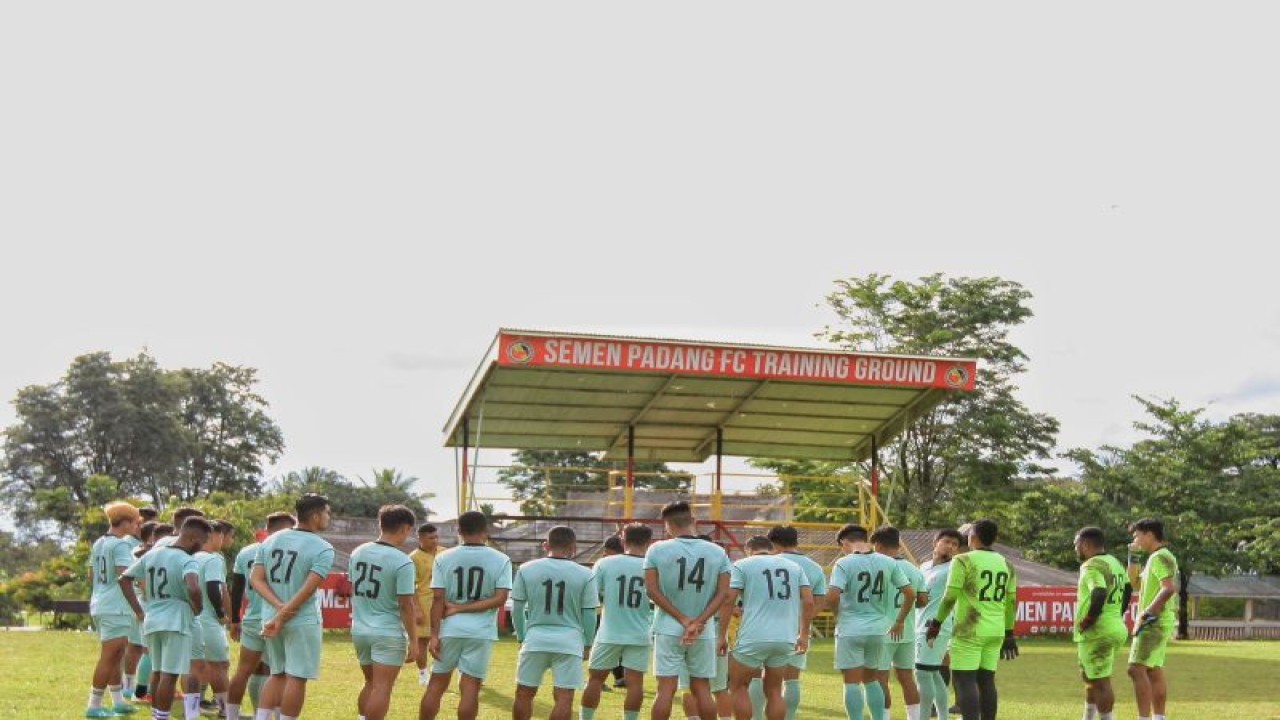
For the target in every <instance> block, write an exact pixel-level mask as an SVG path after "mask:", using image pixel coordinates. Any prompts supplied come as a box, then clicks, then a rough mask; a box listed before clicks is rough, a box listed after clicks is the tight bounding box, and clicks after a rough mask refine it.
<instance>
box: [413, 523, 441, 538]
mask: <svg viewBox="0 0 1280 720" xmlns="http://www.w3.org/2000/svg"><path fill="white" fill-rule="evenodd" d="M433 532H440V528H438V527H436V526H435V525H432V524H431V523H422V524H421V525H419V526H418V534H419V535H430V534H431V533H433Z"/></svg>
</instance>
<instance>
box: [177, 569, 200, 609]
mask: <svg viewBox="0 0 1280 720" xmlns="http://www.w3.org/2000/svg"><path fill="white" fill-rule="evenodd" d="M182 579H183V580H185V581H186V585H187V598H189V599H190V600H191V614H192V615H199V614H200V613H202V612H204V596H203V595H202V594H201V593H200V574H199V573H197V572H195V571H194V570H193V571H191V572H188V573H187V574H185V575H183V576H182Z"/></svg>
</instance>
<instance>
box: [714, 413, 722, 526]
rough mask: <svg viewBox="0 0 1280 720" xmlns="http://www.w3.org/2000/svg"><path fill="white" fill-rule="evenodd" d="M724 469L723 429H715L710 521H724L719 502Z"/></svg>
mask: <svg viewBox="0 0 1280 720" xmlns="http://www.w3.org/2000/svg"><path fill="white" fill-rule="evenodd" d="M723 469H724V428H716V476H715V478H714V482H712V485H711V519H712V520H715V521H716V522H720V521H721V520H723V519H724V506H723V505H722V504H721V502H720V494H721V485H720V481H721V475H722V471H723Z"/></svg>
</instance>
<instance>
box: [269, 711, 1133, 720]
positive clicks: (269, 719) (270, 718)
mask: <svg viewBox="0 0 1280 720" xmlns="http://www.w3.org/2000/svg"><path fill="white" fill-rule="evenodd" d="M253 720H271V709H270V708H258V709H257V710H256V711H255V712H254V713H253ZM1147 720H1151V719H1150V718H1147Z"/></svg>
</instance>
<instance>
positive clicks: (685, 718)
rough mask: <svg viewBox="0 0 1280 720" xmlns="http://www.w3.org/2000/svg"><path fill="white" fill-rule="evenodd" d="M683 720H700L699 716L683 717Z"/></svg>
mask: <svg viewBox="0 0 1280 720" xmlns="http://www.w3.org/2000/svg"><path fill="white" fill-rule="evenodd" d="M684 720H702V716H700V715H685V716H684Z"/></svg>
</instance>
